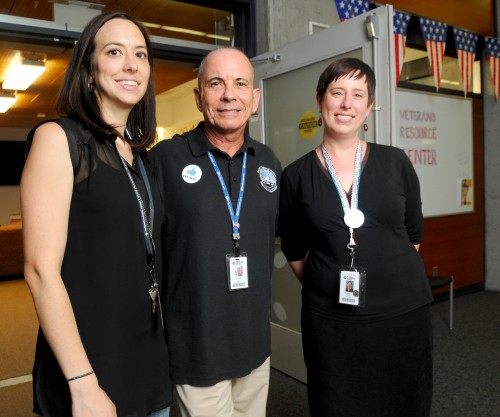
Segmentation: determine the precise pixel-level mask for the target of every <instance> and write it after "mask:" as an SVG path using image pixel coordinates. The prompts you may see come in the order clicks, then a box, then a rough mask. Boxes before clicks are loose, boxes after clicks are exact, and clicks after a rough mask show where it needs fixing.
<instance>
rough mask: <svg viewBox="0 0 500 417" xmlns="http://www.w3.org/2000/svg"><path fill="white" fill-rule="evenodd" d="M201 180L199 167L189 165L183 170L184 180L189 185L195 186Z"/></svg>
mask: <svg viewBox="0 0 500 417" xmlns="http://www.w3.org/2000/svg"><path fill="white" fill-rule="evenodd" d="M200 178H201V168H200V167H199V166H198V165H188V166H187V167H186V168H184V169H183V170H182V179H183V180H184V181H185V182H187V183H188V184H194V183H195V182H198V181H199V180H200Z"/></svg>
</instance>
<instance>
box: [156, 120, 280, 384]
mask: <svg viewBox="0 0 500 417" xmlns="http://www.w3.org/2000/svg"><path fill="white" fill-rule="evenodd" d="M203 126H204V123H203V122H202V123H200V124H199V125H198V127H197V128H196V129H194V130H192V131H190V132H188V133H185V134H183V135H176V136H175V137H174V138H173V139H171V140H166V141H162V142H160V143H159V144H158V145H156V146H155V147H154V148H153V149H152V150H151V151H150V152H149V160H150V162H151V164H152V170H153V175H154V177H155V181H156V184H157V186H158V188H159V191H160V194H161V197H162V202H163V205H164V209H165V219H164V224H163V229H162V241H163V245H164V246H163V248H164V253H163V256H164V259H165V263H164V274H165V275H164V283H165V284H164V287H163V289H162V294H163V297H164V298H163V299H164V313H165V319H166V320H165V321H166V333H167V340H168V344H169V354H170V362H171V374H172V378H173V381H174V383H176V384H189V385H194V386H210V385H214V384H216V383H218V382H220V381H222V380H226V379H232V378H238V377H242V376H245V375H247V374H249V373H250V372H251V371H252V370H253V369H255V368H257V367H259V366H260V365H261V364H262V363H263V362H264V361H265V360H266V359H267V357H269V355H270V354H271V343H270V303H271V272H272V269H273V258H274V238H275V234H276V229H277V216H278V207H279V180H280V175H281V165H280V162H279V161H278V159H277V158H276V156H275V155H274V153H273V152H272V151H271V149H269V148H268V147H267V146H265V145H263V144H261V143H259V142H257V141H255V140H253V139H251V138H250V137H249V136H248V135H247V134H245V140H244V144H243V146H242V148H241V149H240V150H239V151H238V152H237V153H236V154H235V155H234V156H233V157H230V156H229V155H227V154H226V153H224V152H222V151H220V150H218V149H217V148H215V147H214V146H213V145H212V144H211V143H210V141H209V140H208V139H207V137H206V135H205V133H204V129H203ZM245 150H246V151H247V155H248V156H247V170H246V171H247V172H246V185H245V192H244V196H243V202H242V207H241V213H240V219H239V223H240V229H239V232H240V249H241V251H242V252H246V254H247V256H248V273H249V288H248V289H243V290H238V291H229V287H228V278H227V273H226V255H227V254H231V253H232V252H233V239H232V233H233V229H232V222H231V218H230V215H229V211H228V207H227V205H226V202H225V198H224V193H223V191H222V188H221V184H220V182H219V180H218V178H217V175H216V173H215V170H214V167H213V165H212V163H211V162H210V159H209V157H208V151H211V153H212V155H213V156H214V157H215V160H216V161H217V164H218V166H219V168H220V171H221V173H222V176H223V178H224V181H225V183H226V186H227V189H228V192H229V195H230V197H231V200H232V203H233V207H234V208H235V207H236V203H237V200H238V194H239V187H240V182H241V173H242V172H241V167H242V161H243V154H244V151H245Z"/></svg>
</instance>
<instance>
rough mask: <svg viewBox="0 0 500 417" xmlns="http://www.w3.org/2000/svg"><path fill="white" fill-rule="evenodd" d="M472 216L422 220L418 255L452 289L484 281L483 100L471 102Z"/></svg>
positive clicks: (430, 271)
mask: <svg viewBox="0 0 500 417" xmlns="http://www.w3.org/2000/svg"><path fill="white" fill-rule="evenodd" d="M473 135H474V139H473V140H474V213H471V214H461V215H455V216H445V217H435V218H429V219H425V221H424V226H425V232H424V241H423V243H422V245H421V247H420V253H421V254H422V257H423V259H424V262H425V266H426V270H427V273H428V274H429V275H432V268H433V267H437V268H438V271H439V275H454V276H455V288H460V287H466V286H469V285H474V284H478V283H482V282H484V273H485V270H484V256H485V246H484V239H485V231H484V221H485V220H484V144H483V113H482V100H481V99H473Z"/></svg>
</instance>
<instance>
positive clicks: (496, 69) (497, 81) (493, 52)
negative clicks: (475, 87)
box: [484, 36, 500, 100]
mask: <svg viewBox="0 0 500 417" xmlns="http://www.w3.org/2000/svg"><path fill="white" fill-rule="evenodd" d="M484 42H485V44H486V54H487V55H488V62H489V63H490V70H491V78H492V79H493V86H494V87H495V96H496V98H497V100H498V97H499V96H500V39H496V38H490V37H488V36H485V37H484Z"/></svg>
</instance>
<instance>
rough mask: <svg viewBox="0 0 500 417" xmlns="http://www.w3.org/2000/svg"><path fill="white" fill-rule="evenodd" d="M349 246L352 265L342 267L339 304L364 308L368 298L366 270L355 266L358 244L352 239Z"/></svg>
mask: <svg viewBox="0 0 500 417" xmlns="http://www.w3.org/2000/svg"><path fill="white" fill-rule="evenodd" d="M350 230H351V242H350V243H349V244H348V245H347V248H348V249H349V251H350V255H351V265H350V266H346V265H344V266H341V267H340V276H339V304H347V305H351V306H354V307H364V306H365V298H366V268H365V267H360V266H354V249H355V247H356V244H355V243H354V239H352V228H350Z"/></svg>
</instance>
